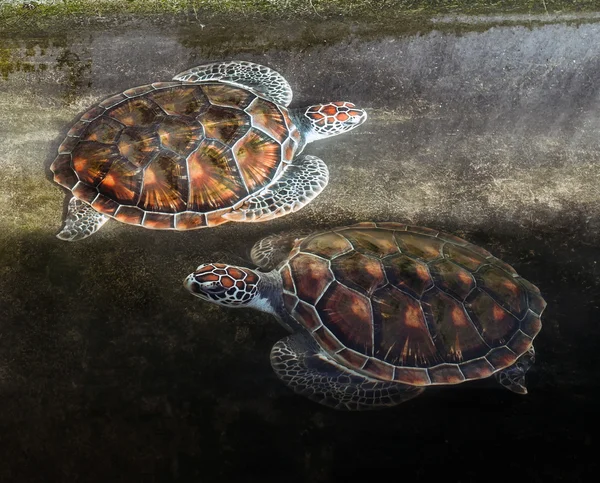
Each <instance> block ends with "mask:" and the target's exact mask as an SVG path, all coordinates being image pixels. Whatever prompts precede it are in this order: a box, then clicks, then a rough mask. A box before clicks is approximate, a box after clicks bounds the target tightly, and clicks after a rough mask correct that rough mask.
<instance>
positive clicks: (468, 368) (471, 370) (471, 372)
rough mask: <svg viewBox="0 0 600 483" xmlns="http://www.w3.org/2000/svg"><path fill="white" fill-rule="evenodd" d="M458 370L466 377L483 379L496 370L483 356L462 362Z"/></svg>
mask: <svg viewBox="0 0 600 483" xmlns="http://www.w3.org/2000/svg"><path fill="white" fill-rule="evenodd" d="M460 370H461V372H462V373H463V374H464V376H465V377H466V378H467V379H483V378H485V377H489V376H491V375H492V374H493V373H494V371H495V370H496V369H495V368H494V366H492V365H491V364H490V363H489V362H488V361H487V359H486V358H485V357H481V358H479V359H474V360H472V361H467V362H463V363H462V364H461V365H460Z"/></svg>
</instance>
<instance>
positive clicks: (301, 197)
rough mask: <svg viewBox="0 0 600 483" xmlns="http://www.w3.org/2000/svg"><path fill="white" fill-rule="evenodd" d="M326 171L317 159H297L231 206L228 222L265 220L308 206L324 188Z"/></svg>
mask: <svg viewBox="0 0 600 483" xmlns="http://www.w3.org/2000/svg"><path fill="white" fill-rule="evenodd" d="M328 182H329V170H328V169H327V166H326V165H325V163H324V162H323V161H322V160H320V159H319V158H317V157H316V156H309V155H306V156H299V157H298V158H296V159H295V160H294V162H293V163H292V164H290V165H288V166H287V168H285V171H284V172H283V174H282V175H281V177H280V178H279V179H278V180H277V181H275V183H273V184H272V185H270V186H268V187H267V188H264V189H262V190H261V191H259V192H258V193H256V194H255V195H253V196H251V197H250V198H247V199H246V200H244V201H242V202H240V203H238V204H237V205H234V206H233V211H231V212H229V213H226V214H225V215H223V218H226V219H228V220H230V221H241V222H253V221H268V220H272V219H274V218H279V217H280V216H284V215H287V214H288V213H292V212H294V211H298V210H299V209H300V208H302V207H304V206H305V205H307V204H308V203H309V202H310V201H312V200H313V199H315V198H316V197H317V196H318V195H319V193H321V191H323V190H324V189H325V186H327V183H328Z"/></svg>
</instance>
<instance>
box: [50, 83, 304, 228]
mask: <svg viewBox="0 0 600 483" xmlns="http://www.w3.org/2000/svg"><path fill="white" fill-rule="evenodd" d="M288 120H289V116H288V114H287V112H286V110H285V108H284V107H281V106H277V105H276V104H274V103H272V102H271V101H268V100H266V99H264V98H262V97H260V96H259V95H258V94H256V93H253V92H250V91H248V90H245V89H242V88H238V87H232V86H227V85H224V84H218V83H206V84H198V85H195V84H189V83H184V82H163V83H156V84H151V85H147V86H140V87H136V88H133V89H129V90H127V91H125V92H124V93H123V94H117V95H115V96H112V97H110V98H108V99H105V100H104V101H103V102H101V103H100V104H99V105H97V106H95V107H94V108H92V109H90V110H89V111H87V112H86V113H85V114H83V116H81V118H80V120H79V121H78V122H77V123H75V124H74V126H73V127H72V128H71V130H70V131H69V133H68V135H67V138H66V139H65V140H64V142H63V143H62V144H61V145H60V147H59V155H58V157H57V158H56V160H55V161H54V163H53V164H52V167H51V169H52V171H53V172H54V179H55V181H56V182H57V183H59V184H61V185H62V186H65V187H66V188H69V189H70V190H71V191H72V192H73V194H74V195H75V196H77V197H81V199H84V200H85V201H87V202H90V203H92V205H93V206H94V208H96V209H97V210H98V211H100V212H101V213H104V214H106V215H108V216H113V217H114V218H116V219H118V220H120V221H123V222H125V223H130V224H134V225H143V226H146V227H148V228H155V229H177V230H191V229H195V228H202V227H204V226H213V225H217V224H220V223H223V222H225V221H226V220H225V219H224V218H222V217H221V215H222V214H224V213H227V212H228V211H231V207H232V206H233V205H234V204H235V203H237V202H238V201H240V200H242V199H244V198H246V197H247V196H249V195H251V194H253V193H255V192H256V191H258V190H260V189H261V188H263V187H264V186H266V185H267V184H268V183H270V182H271V181H272V180H273V179H274V178H275V177H276V176H277V175H278V172H279V171H278V170H279V169H280V166H281V164H282V162H283V163H288V162H290V161H291V160H292V159H293V157H294V155H295V151H296V147H297V139H296V137H295V136H296V133H295V132H292V131H293V130H292V129H291V128H290V127H289V122H288Z"/></svg>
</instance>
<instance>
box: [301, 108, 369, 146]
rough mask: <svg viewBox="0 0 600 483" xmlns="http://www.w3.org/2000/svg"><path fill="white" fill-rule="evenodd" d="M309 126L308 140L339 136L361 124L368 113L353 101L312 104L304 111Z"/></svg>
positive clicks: (308, 141)
mask: <svg viewBox="0 0 600 483" xmlns="http://www.w3.org/2000/svg"><path fill="white" fill-rule="evenodd" d="M304 118H305V119H308V122H309V128H308V129H307V132H306V133H305V136H306V142H307V143H310V142H312V141H316V140H317V139H323V138H327V137H330V136H337V135H338V134H342V133H345V132H347V131H350V130H352V129H354V128H355V127H358V126H360V125H361V124H362V123H363V122H365V121H366V120H367V113H366V112H365V111H363V110H362V109H359V108H358V107H356V106H355V105H354V104H352V103H351V102H330V103H328V104H317V105H315V106H310V107H309V108H307V109H306V110H305V111H304Z"/></svg>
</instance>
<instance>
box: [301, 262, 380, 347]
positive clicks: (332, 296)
mask: <svg viewBox="0 0 600 483" xmlns="http://www.w3.org/2000/svg"><path fill="white" fill-rule="evenodd" d="M298 256H301V255H298ZM296 258H298V257H296ZM294 272H295V273H297V272H296V271H295V269H294ZM294 281H295V282H296V288H297V290H298V294H300V287H299V286H298V280H296V279H295V280H294ZM302 282H304V281H302ZM302 298H304V297H302ZM316 309H317V311H318V312H319V315H320V316H321V319H322V321H323V324H324V325H325V326H326V327H327V328H328V329H329V330H330V331H331V332H332V333H333V334H334V335H335V336H336V337H337V338H338V340H339V341H340V342H342V344H344V346H345V347H348V348H350V349H354V350H355V351H357V352H360V353H361V354H372V351H373V341H372V332H373V320H372V316H371V304H370V303H369V299H368V298H367V297H365V296H364V295H361V294H359V293H358V292H355V291H353V290H350V289H349V288H347V287H345V286H344V285H342V284H341V283H339V282H335V281H334V282H333V283H331V284H330V285H329V287H328V288H327V291H326V292H325V294H324V295H323V297H321V299H320V300H319V302H318V303H317V305H316Z"/></svg>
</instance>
